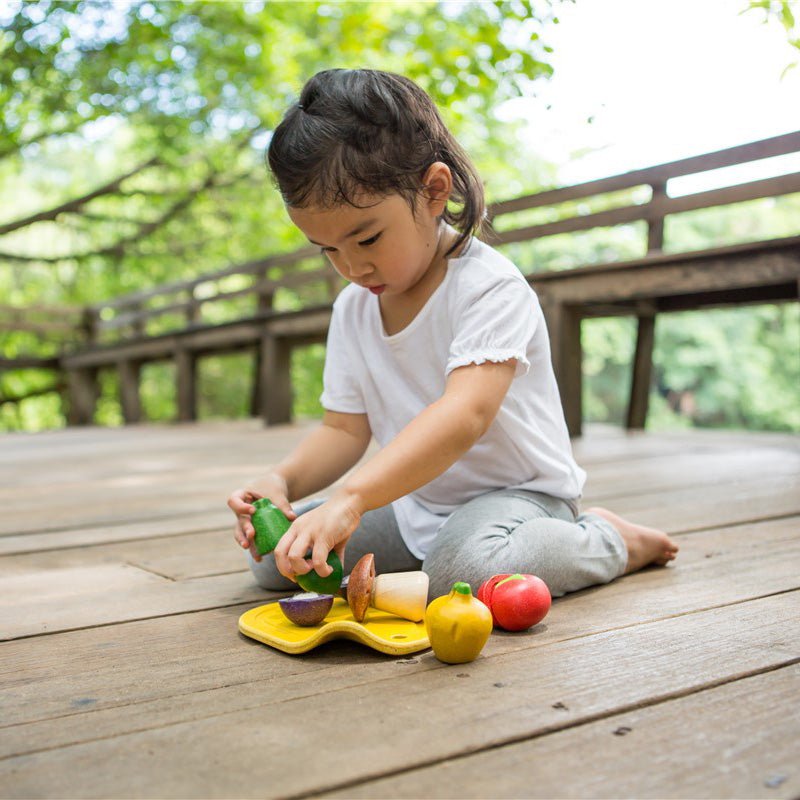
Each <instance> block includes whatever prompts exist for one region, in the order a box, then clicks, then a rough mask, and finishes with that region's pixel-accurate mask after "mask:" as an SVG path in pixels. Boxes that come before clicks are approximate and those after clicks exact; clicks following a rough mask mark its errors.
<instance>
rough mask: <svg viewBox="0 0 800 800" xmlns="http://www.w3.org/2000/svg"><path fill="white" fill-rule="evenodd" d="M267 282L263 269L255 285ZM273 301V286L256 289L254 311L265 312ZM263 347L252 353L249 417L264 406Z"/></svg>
mask: <svg viewBox="0 0 800 800" xmlns="http://www.w3.org/2000/svg"><path fill="white" fill-rule="evenodd" d="M266 282H267V270H264V271H263V272H262V273H261V275H260V277H259V279H258V283H257V284H256V286H257V287H258V285H259V284H261V283H266ZM274 303H275V288H274V286H270V287H269V289H267V290H266V291H265V290H263V289H257V291H256V312H257V313H258V314H267V313H269V312H270V311H272V309H273V305H274ZM263 349H264V348H263V347H262V346H259V347H256V349H255V352H254V355H253V388H252V391H251V393H250V416H251V417H258V416H260V415H262V414H264V413H265V412H264V407H263V402H262V400H263V395H264V387H263V379H262V373H263V370H264V364H263V361H264V359H263V355H262V351H263Z"/></svg>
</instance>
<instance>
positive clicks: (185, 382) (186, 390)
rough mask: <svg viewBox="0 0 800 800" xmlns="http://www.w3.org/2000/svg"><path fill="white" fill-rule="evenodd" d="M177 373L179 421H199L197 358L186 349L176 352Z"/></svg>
mask: <svg viewBox="0 0 800 800" xmlns="http://www.w3.org/2000/svg"><path fill="white" fill-rule="evenodd" d="M175 372H176V379H177V384H178V387H177V389H178V391H177V395H178V421H179V422H193V421H194V420H196V419H197V356H196V355H195V354H194V353H192V352H191V351H190V350H188V349H187V348H185V347H180V348H178V349H177V350H176V351H175Z"/></svg>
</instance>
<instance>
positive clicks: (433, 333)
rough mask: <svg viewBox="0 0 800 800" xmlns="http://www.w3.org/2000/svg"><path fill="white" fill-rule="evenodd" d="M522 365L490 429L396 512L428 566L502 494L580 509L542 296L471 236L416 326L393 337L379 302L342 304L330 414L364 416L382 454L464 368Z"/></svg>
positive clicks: (359, 296)
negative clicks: (450, 536) (470, 509)
mask: <svg viewBox="0 0 800 800" xmlns="http://www.w3.org/2000/svg"><path fill="white" fill-rule="evenodd" d="M512 358H515V359H517V368H516V375H515V378H514V380H513V381H512V383H511V387H510V389H509V391H508V393H507V394H506V397H505V399H504V400H503V404H502V405H501V407H500V410H499V411H498V413H497V416H496V417H495V419H494V421H493V422H492V424H491V426H490V427H489V430H488V431H487V432H486V433H485V434H484V435H483V436H482V437H481V438H480V439H479V440H478V441H477V442H476V443H475V444H474V445H473V447H472V448H471V449H470V450H469V451H468V452H467V453H465V454H464V455H463V456H462V457H461V458H460V459H459V460H458V461H457V462H456V463H455V464H453V466H451V467H450V468H449V469H448V470H446V471H445V472H444V473H443V474H442V475H440V476H439V477H438V478H435V479H434V480H432V481H431V482H430V483H428V484H426V485H425V486H423V487H421V488H420V489H417V490H416V491H415V492H412V493H411V494H409V495H407V496H405V497H401V498H400V499H399V500H396V501H395V502H394V503H393V504H392V506H393V509H394V512H395V516H396V517H397V522H398V525H399V528H400V532H401V534H402V536H403V539H404V541H405V543H406V545H407V547H408V549H409V550H410V551H411V552H412V553H413V554H414V555H415V556H416V557H417V558H420V559H421V558H424V557H425V555H426V553H427V551H428V548H429V546H430V544H431V542H432V541H433V539H434V537H435V536H436V533H437V532H438V530H439V528H440V527H441V525H442V524H444V522H445V521H446V520H447V518H448V517H449V516H450V514H452V513H453V511H455V510H456V509H457V508H459V507H460V506H462V505H463V504H464V503H466V502H467V501H468V500H471V499H472V498H474V497H477V496H478V495H481V494H484V493H486V492H491V491H495V490H497V489H507V488H520V489H527V490H531V491H536V492H544V493H546V494H549V495H552V496H555V497H560V498H563V499H565V500H572V501H574V500H577V498H578V497H580V494H581V491H582V489H583V484H584V481H585V479H586V473H585V472H584V471H583V470H582V469H580V467H578V465H577V464H576V463H575V461H574V459H573V457H572V448H571V445H570V440H569V434H568V432H567V427H566V424H565V422H564V415H563V411H562V409H561V401H560V398H559V394H558V387H557V385H556V380H555V376H554V374H553V369H552V364H551V361H550V342H549V338H548V335H547V328H546V327H545V322H544V316H543V315H542V310H541V307H540V305H539V301H538V298H537V297H536V294H535V293H534V291H533V289H532V288H531V287H530V285H529V284H528V282H527V281H526V280H525V278H524V277H523V276H522V273H521V272H520V271H519V270H518V269H517V267H516V266H514V264H512V263H511V262H510V261H509V260H508V259H507V258H506V257H505V256H503V255H502V254H501V253H499V252H497V251H496V250H495V249H493V248H492V247H490V246H489V245H487V244H485V243H484V242H482V241H480V240H478V239H472V240H471V242H470V244H469V246H468V247H467V248H466V249H465V250H464V251H463V252H462V255H461V256H459V257H458V258H451V259H450V260H449V261H448V265H447V273H446V275H445V278H444V280H443V281H442V283H441V284H439V286H438V287H437V288H436V290H435V291H434V293H433V294H432V295H431V297H430V298H429V299H428V301H427V303H426V304H425V305H424V306H423V308H422V309H421V310H420V312H419V313H418V314H417V316H416V317H414V319H413V320H412V322H411V323H410V324H409V325H408V326H407V327H405V328H404V329H403V330H402V331H400V332H399V333H397V334H395V335H393V336H387V335H386V333H385V332H384V328H383V321H382V320H381V314H380V307H379V304H378V297H377V296H375V295H373V294H372V293H371V292H370V291H369V290H368V289H364V288H362V287H360V286H357V285H355V284H350V285H349V286H347V287H346V288H345V289H344V290H342V292H341V293H340V294H339V296H338V297H337V299H336V301H335V302H334V304H333V316H332V319H331V325H330V330H329V332H328V347H327V355H326V358H325V370H324V377H323V383H324V391H323V393H322V396H321V398H320V400H321V403H322V405H323V407H324V408H325V409H327V410H329V411H339V412H344V413H348V414H366V415H367V417H368V419H369V424H370V427H371V429H372V433H373V435H374V437H375V439H376V440H377V442H378V444H379V445H380V446H381V447H384V446H385V445H387V444H388V443H389V442H390V441H391V440H392V439H394V437H395V436H397V434H398V433H399V432H400V431H401V430H402V429H403V428H404V427H405V426H406V425H407V424H408V423H409V422H411V420H412V419H414V417H416V416H417V415H418V414H419V413H420V412H422V411H423V410H424V409H425V408H426V407H427V406H429V405H430V404H431V403H433V402H435V401H436V400H438V399H439V398H440V397H441V396H442V395H443V393H444V390H445V382H446V380H447V376H448V375H449V374H450V373H451V372H452V371H453V370H454V369H456V368H457V367H462V366H465V365H467V364H482V363H484V362H486V361H493V362H503V361H508V360H509V359H512Z"/></svg>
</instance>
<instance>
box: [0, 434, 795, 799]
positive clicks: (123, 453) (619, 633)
mask: <svg viewBox="0 0 800 800" xmlns="http://www.w3.org/2000/svg"><path fill="white" fill-rule="evenodd" d="M308 429H309V426H308V425H303V426H279V427H278V428H275V429H272V430H269V431H264V429H263V428H262V427H261V426H260V425H259V424H258V423H255V422H253V421H248V422H244V423H219V424H216V423H214V424H200V425H181V426H147V425H145V426H141V427H140V428H137V429H119V430H116V431H108V430H106V431H101V430H98V429H94V428H87V429H85V430H81V431H77V430H75V431H64V432H54V433H52V434H42V435H41V436H34V437H21V436H9V437H4V439H3V441H2V443H1V446H0V503H3V504H4V515H3V517H2V518H0V634H2V636H3V637H4V638H5V639H6V640H5V641H3V642H0V695H1V696H2V698H3V705H2V716H0V786H2V790H3V794H4V796H9V797H32V796H41V797H65V796H69V797H131V796H140V797H152V798H156V797H198V798H203V797H231V798H233V797H251V796H253V797H255V796H259V797H265V796H266V797H299V796H318V795H320V794H323V793H325V792H331V793H333V794H338V795H339V796H354V797H356V796H375V797H381V796H401V797H417V796H432V797H433V796H455V795H456V794H458V795H463V796H475V797H501V796H506V797H511V796H537V791H538V792H539V795H538V796H554V795H555V796H578V797H579V796H642V797H651V796H661V797H681V796H684V797H685V796H692V797H694V796H697V797H727V796H731V797H737V796H757V797H761V796H768V797H795V796H797V784H796V776H797V773H796V770H793V769H790V766H791V764H793V763H796V758H795V759H794V761H787V759H788V758H789V756H793V755H794V752H793V751H792V745H793V743H794V744H796V741H797V730H796V719H795V717H792V716H791V715H783V716H781V715H780V708H781V703H784V704H785V703H788V702H789V698H791V697H793V696H794V694H796V692H797V684H796V663H797V662H798V661H799V660H800V651H799V650H798V646H797V642H798V641H800V612H798V609H799V608H800V507H799V506H800V491H798V476H799V475H800V450H799V449H798V439H797V437H792V436H786V435H770V434H748V433H746V432H739V433H734V432H731V433H721V432H708V431H705V432H703V431H697V432H695V431H687V432H675V433H670V434H662V435H659V434H622V433H621V432H619V431H614V430H612V429H609V428H591V429H590V432H589V434H588V435H587V436H586V437H584V438H583V439H581V440H578V441H576V443H575V450H576V455H577V457H578V459H579V461H580V463H581V464H582V465H583V466H585V467H586V468H587V470H588V472H589V484H588V487H587V497H586V498H585V499H586V503H587V504H588V503H598V502H600V503H602V504H607V505H608V506H609V507H611V508H613V509H614V510H615V511H618V512H621V513H623V514H625V515H628V516H631V517H632V518H634V519H636V520H637V521H645V522H650V523H651V524H653V523H654V522H656V523H658V524H659V525H662V526H663V527H664V528H666V529H668V530H670V531H672V532H674V533H676V534H677V535H678V541H679V544H680V546H681V552H680V555H679V558H678V561H677V562H675V564H674V565H673V566H670V567H669V568H666V569H661V568H654V569H650V570H644V571H642V572H639V573H636V574H634V575H630V576H626V577H624V578H622V579H619V580H617V581H615V582H613V583H612V584H609V585H608V586H604V587H594V588H590V589H587V590H585V591H583V592H578V593H575V594H572V595H568V596H566V597H563V598H560V599H558V600H557V601H556V602H555V603H554V605H553V608H552V610H551V612H550V614H549V615H548V617H547V618H546V619H545V621H544V623H543V624H541V625H539V626H536V627H535V628H534V629H533V630H531V631H529V632H528V633H525V634H503V633H499V632H498V633H495V634H494V635H493V636H492V637H491V638H490V640H489V643H488V645H487V647H486V649H485V650H484V653H483V654H482V656H481V658H480V659H478V660H477V661H475V662H473V663H472V664H467V665H461V666H459V667H446V666H444V665H442V664H441V663H439V662H438V661H436V659H435V658H434V657H433V655H432V653H430V652H425V653H423V654H420V655H419V656H415V657H413V658H407V659H395V658H391V657H388V656H383V655H380V654H377V653H374V652H372V651H370V650H367V649H365V648H363V647H360V646H358V645H355V644H352V643H349V642H336V643H330V644H328V645H326V646H324V647H322V648H320V649H318V650H316V651H313V652H311V653H309V654H307V655H305V656H302V657H292V656H289V655H286V654H283V653H280V652H278V651H274V650H271V649H270V648H268V647H266V646H264V645H261V644H259V643H257V642H254V641H252V640H249V639H247V638H245V637H243V636H241V635H240V634H239V633H238V630H237V627H236V621H237V619H238V617H239V615H240V614H241V613H242V612H243V611H245V610H246V609H248V608H250V607H252V606H253V605H256V604H260V603H263V602H267V601H268V600H269V599H270V598H274V597H276V596H277V595H275V594H270V593H267V592H264V591H262V590H260V589H259V588H258V587H257V586H256V585H255V582H254V580H253V578H252V576H251V575H250V572H249V570H248V569H247V567H246V563H245V562H244V560H243V554H242V552H241V550H240V549H239V548H237V547H236V546H235V545H234V543H233V541H232V537H231V531H230V529H231V525H232V516H231V515H230V512H228V510H227V509H226V508H225V506H224V499H225V497H226V496H227V493H228V491H230V489H231V488H233V487H235V486H236V485H240V483H241V482H242V481H245V480H247V479H248V478H249V477H251V476H253V475H256V474H258V471H259V470H260V469H262V468H263V466H264V465H265V464H267V463H269V462H270V461H271V460H275V459H278V458H280V457H281V456H282V454H283V453H284V452H285V451H286V450H287V449H288V448H289V447H291V446H292V444H293V443H294V442H296V441H298V440H299V439H300V438H302V437H303V436H304V435H305V433H306V432H307V431H308ZM373 452H374V450H373ZM42 487H45V488H46V491H44V492H43V491H42ZM31 498H34V499H35V503H34V504H33V505H32V504H31ZM6 508H7V509H8V513H5V509H6ZM10 637H16V638H10ZM795 716H796V715H795ZM784 717H787V718H784ZM737 719H740V720H747V726H744V725H739V726H738V727H737V726H736V724H735V720H737ZM342 720H347V724H346V725H343V724H342ZM686 726H689V727H688V728H687V729H686V730H683V729H684V728H685V727H686ZM626 727H627V728H631V731H630V732H626V733H625V734H624V735H622V734H615V733H614V732H615V731H617V730H620V729H624V728H626ZM681 732H683V733H684V734H685V735H684V737H683V739H681ZM675 739H677V740H678V741H675V742H673V746H672V748H668V747H665V745H666V744H667V743H670V742H672V741H673V740H675ZM684 740H685V741H684ZM795 751H796V747H795ZM309 753H313V754H314V757H313V758H310V757H309V755H308V754H309ZM626 760H630V761H631V762H633V767H635V768H633V769H631V770H628V771H627V772H626V771H624V770H623V769H622V764H623V763H624V762H625V761H626ZM542 761H546V762H547V764H546V765H544V764H542V763H540V762H542ZM529 762H530V763H529ZM787 764H789V766H787ZM678 765H685V766H684V767H683V768H680V769H679V767H678ZM482 770H484V772H485V774H484V776H483V778H479V777H477V776H478V775H479V773H481V771H482ZM459 776H463V780H460V778H459ZM487 776H490V777H487ZM534 779H536V780H539V783H538V784H537V786H538V789H527V788H526V786H527V783H528V782H529V781H531V780H534ZM558 780H560V781H561V784H560V785H559V784H558V783H557V781H558ZM770 781H771V782H772V783H771V784H770V785H769V786H767V785H766V783H765V782H770ZM448 792H451V794H450V795H448Z"/></svg>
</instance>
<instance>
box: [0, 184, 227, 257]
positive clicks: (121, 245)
mask: <svg viewBox="0 0 800 800" xmlns="http://www.w3.org/2000/svg"><path fill="white" fill-rule="evenodd" d="M217 177H218V173H216V172H211V173H210V174H209V175H208V176H207V177H206V179H205V180H204V181H203V183H202V184H200V185H199V186H197V187H196V188H194V189H192V190H191V191H190V192H188V193H187V194H186V195H184V196H183V197H182V198H181V199H180V200H178V202H176V203H173V204H172V205H171V206H170V207H169V208H168V209H167V210H166V211H165V212H164V213H163V214H162V215H161V216H159V217H156V218H155V219H154V220H151V221H150V222H146V223H142V224H141V225H140V226H139V228H138V229H137V230H136V231H135V232H134V233H133V234H131V235H130V236H125V237H123V238H122V239H119V240H118V241H117V242H114V244H111V245H108V246H107V247H101V248H99V249H98V250H91V251H89V252H86V253H77V254H71V255H66V256H51V257H37V256H21V255H16V254H14V253H0V260H6V261H20V262H38V263H44V264H58V263H60V262H62V261H67V260H74V261H85V260H86V259H87V258H92V257H95V256H116V257H117V258H121V257H122V256H124V255H125V248H126V247H127V245H129V244H131V243H133V242H138V241H139V240H141V239H143V238H145V237H147V236H149V235H150V234H151V233H153V232H154V231H156V230H158V229H159V228H161V227H163V226H164V225H166V224H167V223H168V222H169V221H170V220H171V219H173V218H174V217H176V216H177V215H178V214H180V213H181V212H182V211H183V210H184V209H185V208H187V207H188V206H190V205H191V204H192V203H193V202H194V201H195V200H196V199H197V197H198V196H199V195H200V193H201V192H203V191H205V190H206V189H208V188H210V187H212V186H215V183H216V178H217Z"/></svg>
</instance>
